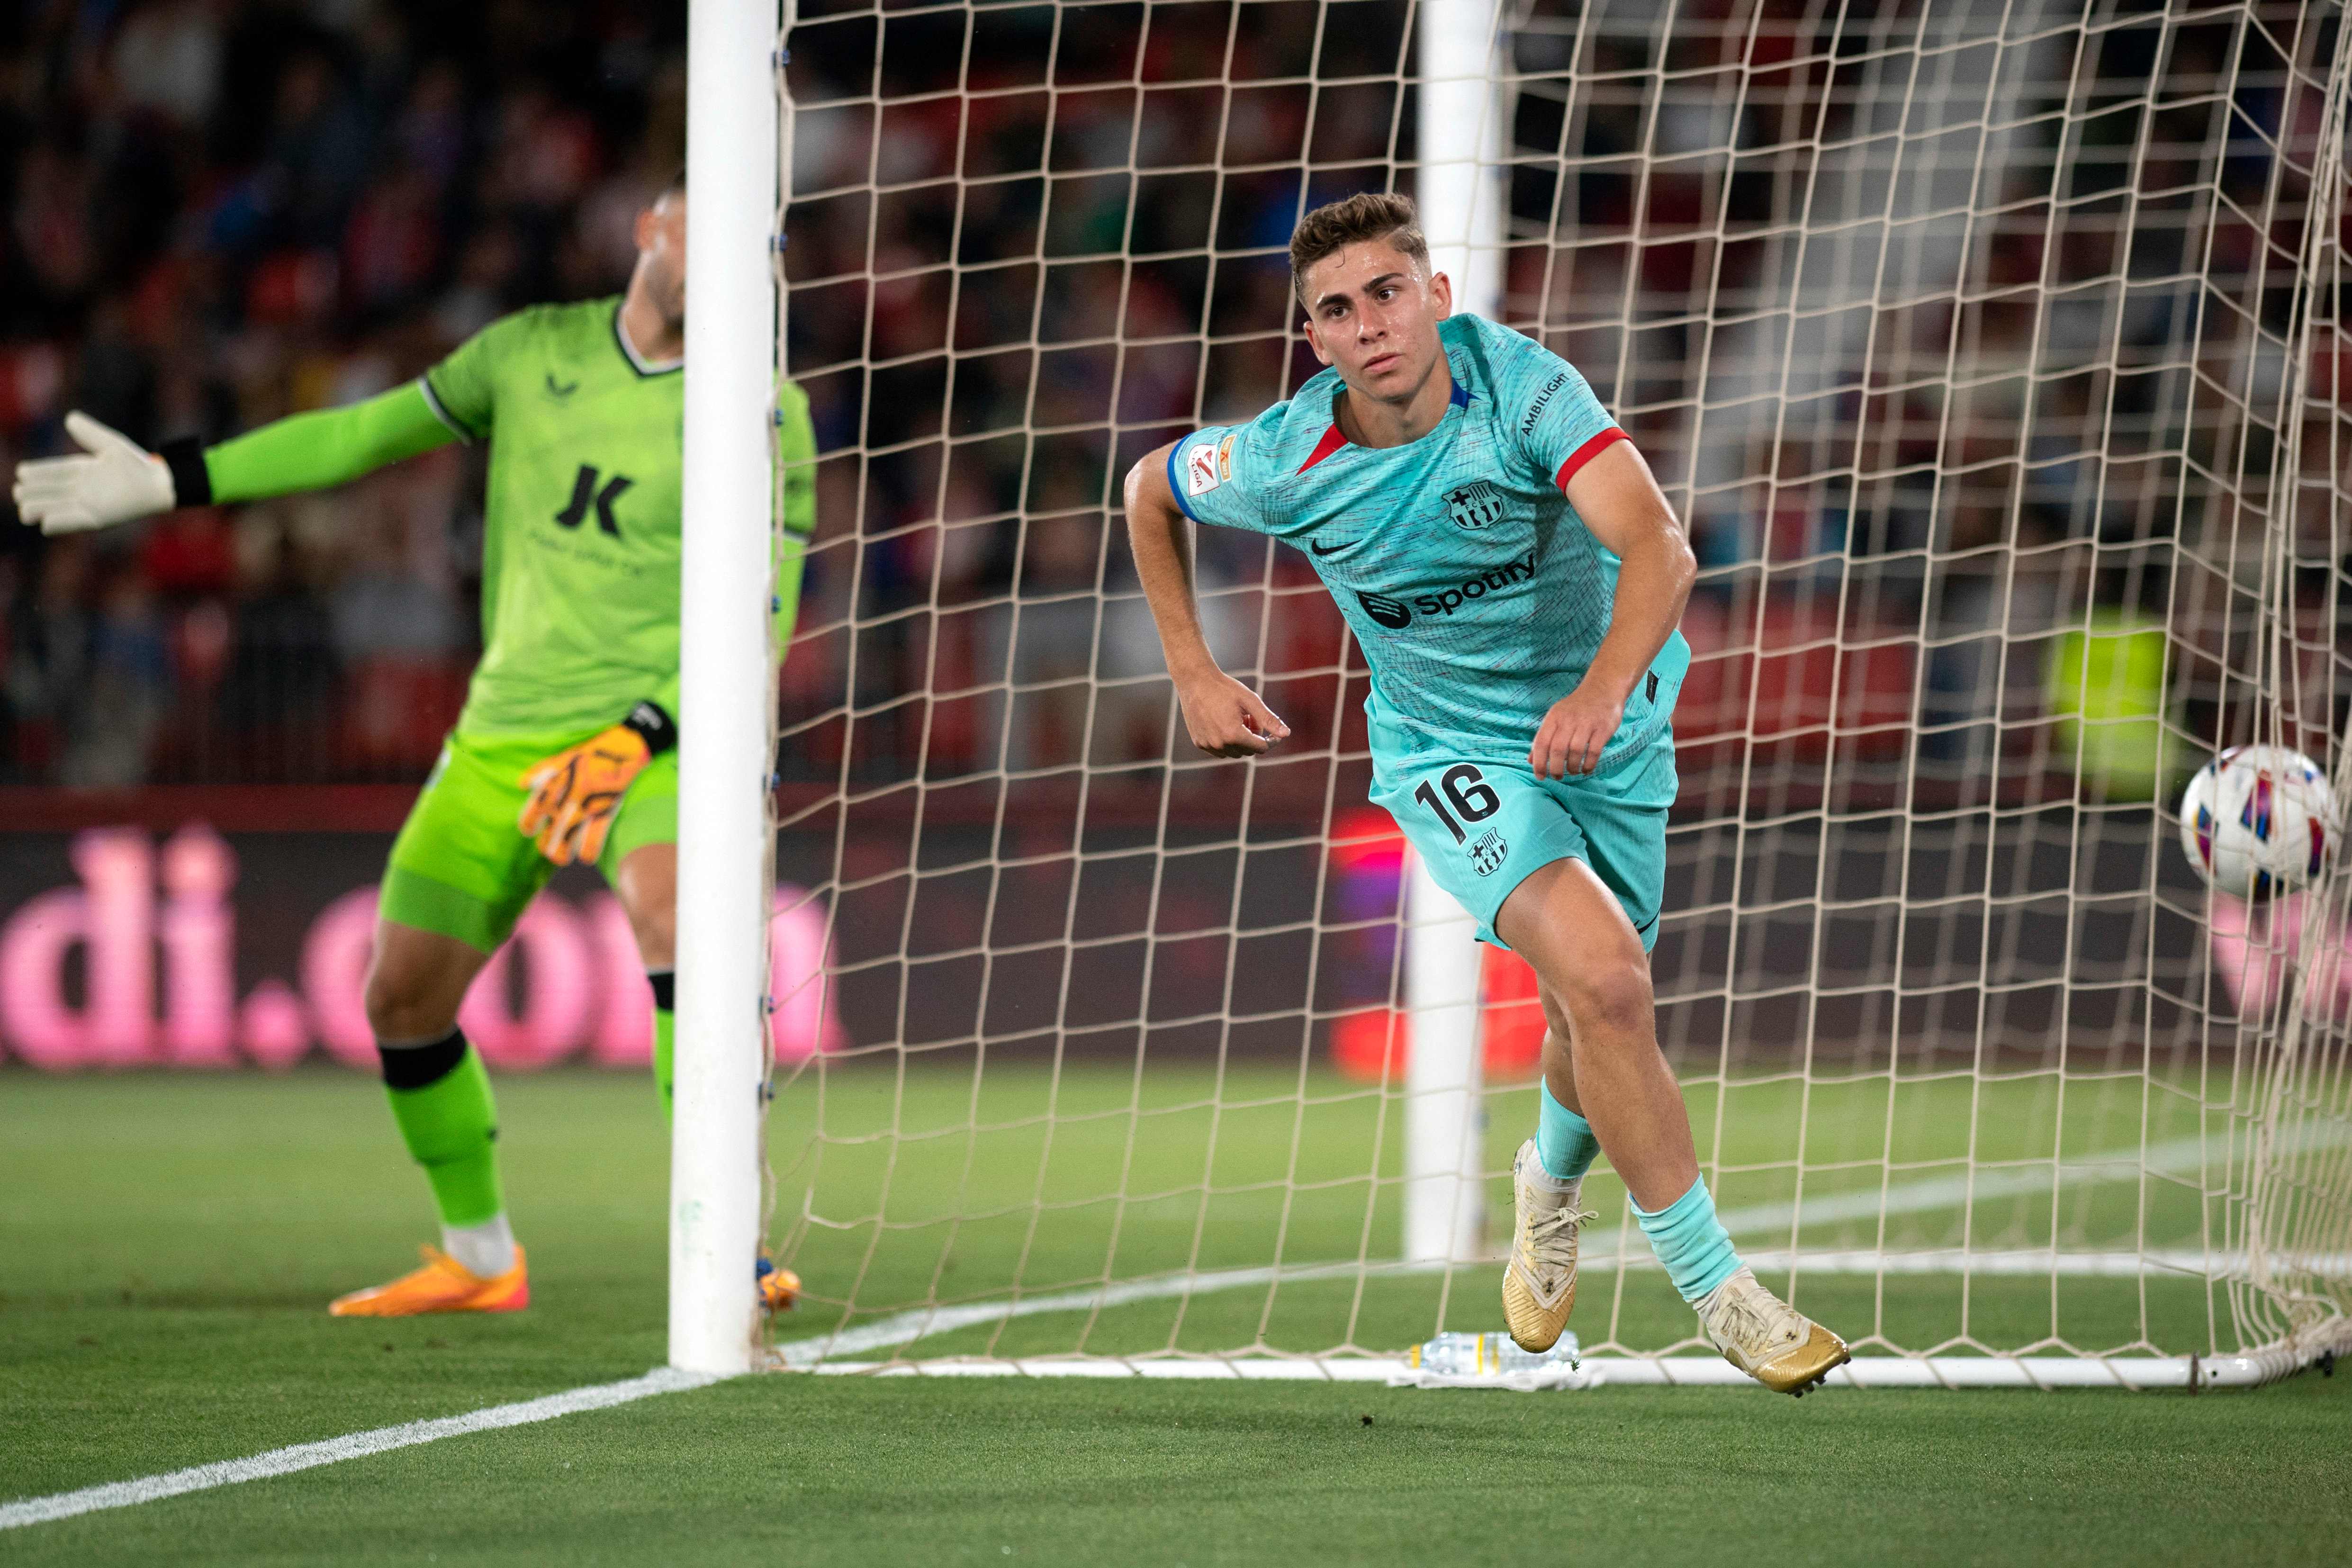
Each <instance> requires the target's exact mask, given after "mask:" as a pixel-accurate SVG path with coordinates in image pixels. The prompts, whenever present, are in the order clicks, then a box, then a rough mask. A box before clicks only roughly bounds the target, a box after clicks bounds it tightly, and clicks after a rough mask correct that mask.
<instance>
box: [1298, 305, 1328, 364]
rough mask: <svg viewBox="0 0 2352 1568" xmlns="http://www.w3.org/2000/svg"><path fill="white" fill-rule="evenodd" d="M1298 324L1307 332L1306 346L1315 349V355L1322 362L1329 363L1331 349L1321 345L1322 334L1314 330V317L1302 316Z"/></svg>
mask: <svg viewBox="0 0 2352 1568" xmlns="http://www.w3.org/2000/svg"><path fill="white" fill-rule="evenodd" d="M1298 324H1299V326H1300V327H1301V328H1303V329H1304V330H1305V331H1306V333H1307V347H1308V348H1310V349H1313V350H1314V351H1315V357H1316V358H1317V359H1318V360H1319V361H1321V362H1322V363H1325V364H1329V363H1331V351H1330V350H1328V349H1327V348H1325V347H1324V346H1323V334H1322V333H1320V332H1318V331H1316V330H1315V318H1314V317H1312V316H1307V317H1304V318H1302V319H1301V320H1300V321H1299V323H1298Z"/></svg>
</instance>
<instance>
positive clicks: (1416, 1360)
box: [1404, 1333, 1578, 1377]
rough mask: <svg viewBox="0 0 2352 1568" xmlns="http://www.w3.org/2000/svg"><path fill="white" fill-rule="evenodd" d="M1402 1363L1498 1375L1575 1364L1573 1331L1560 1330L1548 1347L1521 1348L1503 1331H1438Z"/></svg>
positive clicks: (1447, 1372) (1448, 1373)
mask: <svg viewBox="0 0 2352 1568" xmlns="http://www.w3.org/2000/svg"><path fill="white" fill-rule="evenodd" d="M1404 1363H1405V1365H1407V1366H1409V1367H1412V1368H1413V1369H1414V1370H1416V1371H1420V1372H1433V1373H1439V1374H1440V1375H1442V1376H1445V1377H1500V1376H1502V1375H1503V1374H1505V1373H1514V1372H1532V1371H1535V1370H1536V1369H1537V1368H1538V1367H1548V1366H1575V1365H1577V1364H1578V1363H1577V1344H1576V1336H1575V1335H1574V1334H1562V1335H1560V1337H1559V1343H1558V1344H1556V1345H1554V1346H1552V1347H1551V1349H1549V1350H1548V1351H1541V1352H1538V1351H1523V1350H1521V1349H1520V1348H1519V1347H1518V1345H1517V1343H1516V1342H1513V1341H1512V1339H1511V1336H1510V1335H1508V1334H1505V1333H1485V1334H1440V1335H1438V1336H1437V1337H1436V1338H1435V1339H1433V1340H1428V1341H1424V1342H1422V1343H1420V1344H1417V1345H1415V1346H1413V1347H1412V1349H1411V1350H1409V1351H1407V1352H1405V1354H1404Z"/></svg>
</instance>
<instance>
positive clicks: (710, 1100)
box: [669, 0, 781, 1374]
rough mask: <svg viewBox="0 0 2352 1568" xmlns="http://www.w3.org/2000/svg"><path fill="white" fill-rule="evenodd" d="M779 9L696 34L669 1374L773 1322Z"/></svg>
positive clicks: (749, 8) (690, 105)
mask: <svg viewBox="0 0 2352 1568" xmlns="http://www.w3.org/2000/svg"><path fill="white" fill-rule="evenodd" d="M778 31H779V30H778V26H777V10H776V5H775V0H693V4H692V5H689V6H688V26H687V153H686V157H687V188H688V192H689V196H690V199H689V200H688V203H687V216H686V224H687V247H686V265H687V296H688V299H689V300H692V301H693V306H692V309H690V310H688V313H687V324H686V370H685V376H686V388H685V396H686V415H685V421H686V422H685V430H684V439H685V443H686V468H685V489H684V494H683V500H682V507H683V516H684V530H683V531H684V550H685V552H684V558H683V561H682V564H681V583H680V595H679V596H680V602H681V604H682V605H684V606H685V615H684V619H683V622H682V625H681V627H680V634H681V635H680V638H679V643H680V647H679V657H680V665H681V674H680V698H679V704H678V706H679V710H680V712H679V719H680V724H679V733H678V812H677V829H678V831H677V839H678V846H677V847H678V858H677V860H678V863H677V1039H678V1042H679V1044H678V1047H677V1062H676V1079H675V1082H674V1087H673V1093H674V1096H675V1106H676V1109H675V1111H674V1113H673V1128H674V1132H673V1136H672V1139H671V1154H670V1215H669V1362H670V1364H671V1365H672V1366H674V1367H677V1368H678V1369H680V1370H681V1371H686V1372H699V1373H719V1374H725V1373H739V1372H747V1371H749V1370H751V1365H752V1363H753V1352H754V1349H755V1347H756V1344H757V1341H758V1334H759V1315H758V1308H757V1302H756V1299H755V1289H754V1281H753V1276H752V1263H753V1259H754V1258H755V1257H756V1255H757V1253H758V1250H759V1246H760V1220H761V1170H762V1166H761V1148H760V1131H761V1113H762V1109H763V1106H762V1101H763V1097H764V1094H765V1091H766V1078H767V1065H768V1055H767V1040H766V1033H767V1030H766V1017H765V1008H764V1005H763V1001H762V998H763V997H764V995H765V993H766V988H767V978H768V970H767V952H768V942H767V912H768V905H769V896H768V890H769V885H770V883H771V881H772V875H771V871H770V859H769V855H768V851H767V846H768V845H769V843H770V842H771V841H772V837H773V834H774V829H773V827H772V818H771V816H770V812H769V800H770V794H771V782H770V775H771V773H772V769H773V766H774V762H773V758H774V744H775V742H774V733H775V720H774V710H775V690H774V686H773V683H772V680H771V679H770V677H769V673H768V672H769V669H770V658H771V650H770V640H771V635H772V634H771V631H770V619H769V608H768V599H769V595H770V593H771V592H772V588H771V584H772V583H773V582H774V580H775V554H774V537H775V534H774V528H775V522H774V518H773V516H772V508H773V506H774V504H775V480H774V478H773V469H772V450H773V438H772V434H771V425H772V413H773V409H774V406H775V403H774V399H775V380H776V354H775V344H776V342H777V339H776V306H777V300H776V289H775V284H774V277H775V275H774V272H773V270H772V266H771V260H770V258H771V255H772V251H773V249H774V239H775V237H776V234H777V232H778V231H777V227H776V222H777V215H778V213H779V211H780V210H781V209H780V206H779V200H778V188H777V171H778V155H777V147H778V129H779V128H778V114H777V94H776V65H775V63H774V61H773V59H772V56H773V53H774V51H775V50H776V48H777V47H778V44H777V38H778Z"/></svg>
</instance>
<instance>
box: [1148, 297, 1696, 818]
mask: <svg viewBox="0 0 2352 1568" xmlns="http://www.w3.org/2000/svg"><path fill="white" fill-rule="evenodd" d="M1438 336H1439V338H1440V340H1441V341H1442V342H1443V343H1444V348H1445V357H1446V362H1447V363H1448V364H1449V365H1450V366H1451V367H1452V369H1453V373H1454V400H1453V403H1452V405H1451V406H1449V407H1448V408H1447V409H1446V411H1445V417H1444V419H1442V420H1441V421H1439V423H1438V426H1437V427H1436V428H1435V429H1433V430H1432V431H1430V432H1429V434H1427V435H1426V436H1423V437H1421V439H1419V440H1417V441H1412V442H1409V443H1407V444H1406V445H1404V446H1402V447H1379V448H1375V447H1359V446H1356V445H1354V444H1353V443H1351V442H1350V441H1349V440H1348V438H1347V437H1344V436H1342V435H1341V434H1340V433H1339V426H1338V425H1337V424H1335V423H1334V422H1333V419H1332V399H1333V398H1334V397H1335V396H1336V395H1338V394H1339V391H1340V390H1341V387H1340V382H1339V373H1338V372H1336V371H1331V370H1326V371H1324V372H1322V373H1321V374H1318V375H1317V376H1316V377H1315V378H1314V379H1312V380H1311V381H1309V382H1307V384H1306V385H1304V386H1302V387H1300V388H1299V389H1298V394H1297V396H1295V397H1293V398H1292V399H1290V401H1288V402H1286V403H1277V404H1276V405H1274V406H1273V407H1271V408H1269V409H1267V410H1266V411H1265V413H1264V414H1261V415H1259V416H1257V417H1256V418H1255V419H1253V420H1251V421H1250V422H1249V423H1248V424H1246V425H1239V426H1217V427H1213V428H1210V429H1206V430H1200V431H1196V432H1194V433H1193V434H1192V435H1190V436H1187V437H1184V439H1183V440H1181V441H1180V442H1178V443H1177V444H1176V447H1175V449H1174V451H1172V452H1171V454H1170V455H1169V459H1168V482H1169V485H1170V487H1171V489H1174V491H1175V492H1176V500H1177V501H1178V503H1179V504H1180V505H1181V506H1182V507H1183V509H1184V512H1185V515H1187V516H1188V517H1191V518H1192V519H1193V521H1197V522H1208V523H1215V524H1218V525H1219V526H1221V527H1226V528H1241V529H1248V530H1250V531H1254V532H1259V533H1270V534H1273V535H1274V536H1275V537H1276V538H1277V539H1281V540H1284V541H1286V542H1289V543H1291V544H1294V545H1296V546H1297V547H1298V548H1299V549H1302V550H1304V551H1306V552H1307V553H1308V555H1309V556H1310V557H1311V558H1312V560H1313V562H1314V564H1315V570H1316V572H1317V573H1318V574H1320V575H1321V577H1322V579H1323V583H1324V585H1325V586H1326V587H1328V588H1329V589H1330V591H1331V597H1332V598H1333V599H1334V600H1335V601H1337V603H1338V604H1339V610H1340V613H1341V614H1342V615H1344V616H1347V618H1348V624H1349V627H1350V628H1352V629H1353V631H1354V632H1355V635H1356V639H1357V641H1359V642H1360V643H1361V644H1362V645H1363V648H1364V657H1365V659H1366V661H1367V662H1368V663H1369V664H1370V666H1371V672H1372V689H1371V695H1370V697H1369V698H1367V699H1366V700H1365V710H1366V711H1367V712H1369V713H1370V716H1371V741H1372V754H1373V760H1374V762H1375V763H1378V764H1380V765H1382V766H1384V767H1385V766H1392V765H1396V764H1401V763H1405V762H1407V761H1409V760H1410V759H1412V758H1413V757H1416V756H1420V755H1423V754H1426V753H1440V752H1442V753H1444V754H1446V755H1449V756H1458V757H1465V758H1470V759H1474V760H1477V759H1489V760H1494V761H1501V762H1509V761H1517V762H1518V763H1522V764H1524V763H1526V761H1527V754H1528V746H1529V745H1531V744H1532V743H1533V742H1534V740H1535V732H1536V731H1537V729H1538V727H1539V726H1540V725H1541V724H1542V723H1543V717H1544V714H1545V713H1546V712H1547V711H1549V710H1550V708H1551V705H1552V704H1553V703H1555V702H1557V701H1559V700H1560V699H1561V698H1563V697H1565V696H1567V695H1568V694H1569V693H1570V691H1572V690H1574V689H1576V685H1577V682H1579V681H1580V680H1581V679H1584V672H1585V670H1586V668H1588V667H1589V666H1590V665H1591V662H1592V657H1593V655H1594V654H1595V653H1596V652H1598V651H1599V649H1600V647H1601V638H1602V637H1604V636H1605V635H1607V633H1608V630H1609V618H1610V615H1611V612H1612V609H1613V608H1614V606H1615V603H1616V594H1617V571H1618V566H1619V562H1618V559H1617V557H1616V555H1615V554H1613V553H1612V552H1610V551H1609V550H1607V549H1606V548H1604V547H1603V546H1602V545H1601V542H1600V541H1599V540H1598V539H1596V538H1594V537H1593V535H1592V533H1591V531H1590V530H1588V529H1587V528H1586V527H1585V526H1584V524H1583V522H1582V521H1580V519H1579V518H1578V517H1577V515H1576V509H1575V508H1574V507H1571V506H1570V505H1569V504H1568V497H1567V496H1566V494H1565V493H1564V490H1565V489H1566V486H1567V484H1568V481H1569V479H1570V477H1571V476H1572V475H1574V474H1575V472H1576V471H1577V469H1579V468H1581V467H1582V466H1583V465H1584V464H1585V463H1586V462H1588V461H1589V460H1591V458H1592V457H1593V456H1594V455H1596V454H1597V453H1599V452H1601V450H1602V449H1603V448H1605V447H1608V445H1609V444H1610V443H1611V442H1612V441H1622V440H1623V439H1625V433H1624V432H1623V431H1622V430H1621V429H1619V428H1618V427H1617V424H1616V422H1615V421H1614V420H1613V419H1612V418H1611V417H1610V416H1609V413H1608V411H1607V410H1606V409H1604V408H1602V407H1601V403H1600V400H1599V399H1598V398H1596V397H1594V396H1593V395H1592V389H1591V387H1590V386H1589V385H1587V384H1585V380H1584V377H1582V376H1581V375H1579V374H1577V373H1576V370H1575V367H1574V366H1572V365H1570V363H1568V362H1567V361H1566V360H1564V359H1561V358H1560V357H1559V355H1558V354H1555V353H1552V352H1551V351H1550V350H1549V349H1547V348H1545V347H1544V346H1543V345H1542V344H1540V343H1538V342H1535V341H1534V340H1533V339H1531V338H1528V337H1527V336H1525V335H1523V334H1521V333H1518V332H1515V331H1511V330H1510V329H1509V328H1507V327H1501V326H1497V325H1496V324H1495V323H1494V322H1492V321H1485V320H1482V319H1480V318H1479V317H1476V316H1472V315H1456V316H1452V317H1449V318H1448V319H1447V320H1445V321H1443V322H1441V323H1440V324H1439V326H1438ZM1688 668H1690V645H1689V644H1688V643H1686V642H1685V641H1684V640H1683V635H1682V633H1681V632H1679V631H1677V632H1675V633H1674V634H1673V635H1672V636H1671V637H1668V638H1667V639H1666V644H1665V647H1664V648H1662V649H1661V650H1660V651H1659V653H1658V657H1657V658H1656V659H1654V661H1653V662H1652V664H1651V666H1650V670H1649V674H1648V676H1647V678H1646V679H1643V680H1642V681H1640V682H1638V683H1637V684H1636V685H1635V687H1634V689H1633V695H1632V697H1631V698H1629V699H1628V700H1627V701H1626V704H1625V717H1624V721H1623V722H1622V723H1621V724H1620V725H1619V727H1618V730H1617V733H1616V734H1615V735H1614V736H1613V737H1612V739H1611V741H1610V742H1609V745H1608V747H1607V748H1606V749H1605V750H1604V751H1603V752H1601V769H1602V770H1603V771H1605V770H1607V769H1608V768H1609V767H1610V766H1611V765H1612V763H1616V762H1618V761H1621V760H1622V759H1624V758H1627V757H1630V756H1633V755H1634V754H1636V753H1637V752H1640V751H1641V749H1642V748H1643V746H1644V745H1646V744H1648V743H1649V742H1651V741H1652V740H1654V739H1655V738H1656V737H1657V736H1658V735H1659V734H1661V733H1662V732H1663V731H1664V730H1665V728H1666V726H1667V723H1668V721H1669V720H1670V719H1671V717H1672V715H1673V711H1674V705H1675V694H1676V693H1677V692H1678V691H1680V690H1681V689H1682V681H1683V675H1684V672H1685V670H1687V669H1688Z"/></svg>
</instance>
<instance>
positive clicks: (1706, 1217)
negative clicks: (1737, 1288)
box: [1633, 1176, 1739, 1301]
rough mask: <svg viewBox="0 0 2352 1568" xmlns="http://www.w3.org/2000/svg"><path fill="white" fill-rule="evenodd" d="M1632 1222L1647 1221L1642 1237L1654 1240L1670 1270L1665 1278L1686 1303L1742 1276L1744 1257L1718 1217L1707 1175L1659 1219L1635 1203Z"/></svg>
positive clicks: (1651, 1244)
mask: <svg viewBox="0 0 2352 1568" xmlns="http://www.w3.org/2000/svg"><path fill="white" fill-rule="evenodd" d="M1633 1217H1634V1218H1635V1219H1637V1220H1639V1221H1641V1222H1642V1234H1643V1236H1646V1237H1649V1238H1650V1248H1651V1250H1652V1251H1654V1252H1655V1253H1656V1254H1657V1255H1658V1261H1659V1262H1661V1263H1663V1264H1664V1265H1665V1266H1666V1277H1667V1278H1668V1279H1672V1280H1673V1281H1674V1282H1675V1289H1677V1290H1679V1291H1681V1292H1682V1294H1683V1300H1685V1301H1696V1300H1698V1299H1699V1298H1700V1297H1702V1296H1704V1295H1706V1293H1707V1292H1708V1291H1710V1290H1712V1289H1715V1288H1716V1287H1717V1286H1718V1285H1720V1284H1722V1283H1723V1282H1724V1281H1725V1280H1727V1279H1730V1278H1731V1277H1732V1276H1733V1275H1734V1274H1737V1273H1738V1272H1739V1254H1738V1251H1737V1250H1736V1249H1735V1248H1734V1247H1732V1245H1731V1237H1730V1234H1729V1233H1728V1232H1727V1231H1726V1230H1725V1229H1724V1228H1723V1222H1722V1221H1721V1220H1718V1219H1717V1218H1716V1217H1715V1200H1714V1199H1713V1198H1711V1197H1709V1196H1707V1193H1706V1177H1705V1176H1701V1177H1700V1178H1699V1179H1698V1180H1697V1181H1696V1182H1693V1183H1692V1184H1691V1189H1690V1191H1688V1192H1686V1193H1685V1194H1683V1195H1682V1196H1680V1197H1678V1198H1676V1199H1675V1201H1674V1202H1672V1203H1670V1204H1668V1205H1666V1206H1665V1207H1664V1208H1663V1209H1660V1210H1659V1211H1658V1212H1657V1213H1656V1214H1649V1213H1645V1212H1644V1211H1643V1208H1642V1205H1639V1204H1635V1205H1633Z"/></svg>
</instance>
